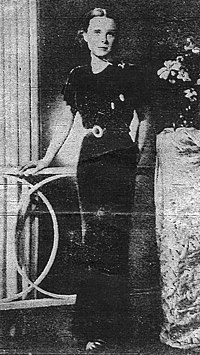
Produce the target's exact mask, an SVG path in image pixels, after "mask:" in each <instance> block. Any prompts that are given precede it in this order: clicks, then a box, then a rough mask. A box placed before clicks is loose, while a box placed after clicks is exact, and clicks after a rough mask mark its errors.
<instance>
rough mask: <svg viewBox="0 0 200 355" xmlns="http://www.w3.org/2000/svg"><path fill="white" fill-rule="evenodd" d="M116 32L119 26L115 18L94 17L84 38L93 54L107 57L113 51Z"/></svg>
mask: <svg viewBox="0 0 200 355" xmlns="http://www.w3.org/2000/svg"><path fill="white" fill-rule="evenodd" d="M116 32H117V28H116V25H115V22H114V20H113V19H111V18H107V17H100V16H99V17H93V18H92V19H91V20H90V23H89V27H88V29H87V32H84V40H85V41H86V42H87V44H88V48H89V50H90V52H91V55H95V56H96V57H99V58H105V57H107V56H108V55H109V54H110V53H111V51H112V47H113V43H114V41H115V38H116Z"/></svg>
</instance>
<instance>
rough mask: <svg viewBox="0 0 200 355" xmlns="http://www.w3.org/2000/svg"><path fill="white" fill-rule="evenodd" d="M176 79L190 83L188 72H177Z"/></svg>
mask: <svg viewBox="0 0 200 355" xmlns="http://www.w3.org/2000/svg"><path fill="white" fill-rule="evenodd" d="M177 79H181V80H183V81H191V79H190V77H189V74H188V72H186V71H185V70H183V69H181V70H179V72H178V75H177Z"/></svg>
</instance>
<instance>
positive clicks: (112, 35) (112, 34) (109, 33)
mask: <svg viewBox="0 0 200 355" xmlns="http://www.w3.org/2000/svg"><path fill="white" fill-rule="evenodd" d="M107 36H110V37H115V32H108V33H107Z"/></svg>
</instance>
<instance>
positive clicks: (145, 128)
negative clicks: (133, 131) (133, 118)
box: [137, 106, 154, 153]
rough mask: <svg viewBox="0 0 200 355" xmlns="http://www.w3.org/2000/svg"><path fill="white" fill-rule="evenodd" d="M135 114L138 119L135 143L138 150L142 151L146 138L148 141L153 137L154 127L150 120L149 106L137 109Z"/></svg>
mask: <svg viewBox="0 0 200 355" xmlns="http://www.w3.org/2000/svg"><path fill="white" fill-rule="evenodd" d="M137 115H138V121H139V126H138V134H137V143H138V148H139V151H140V153H142V151H143V149H144V146H145V143H146V142H147V140H148V141H149V140H151V139H153V136H154V128H153V124H152V120H151V113H150V108H149V107H148V106H145V107H143V108H142V109H138V110H137Z"/></svg>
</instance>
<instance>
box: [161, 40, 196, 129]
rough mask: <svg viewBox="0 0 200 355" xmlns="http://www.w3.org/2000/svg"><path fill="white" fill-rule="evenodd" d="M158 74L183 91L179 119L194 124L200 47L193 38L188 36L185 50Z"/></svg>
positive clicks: (167, 61) (186, 123)
mask: <svg viewBox="0 0 200 355" xmlns="http://www.w3.org/2000/svg"><path fill="white" fill-rule="evenodd" d="M157 74H158V76H159V78H160V79H164V80H166V81H167V82H168V83H169V84H171V85H174V87H175V88H176V91H177V92H178V93H181V100H180V107H179V121H181V122H182V125H183V126H192V125H193V123H194V116H195V112H197V110H198V101H199V89H198V87H199V85H200V48H199V47H197V46H196V45H195V43H194V40H193V38H187V40H186V45H185V46H184V51H182V52H181V53H178V56H177V57H176V58H175V59H174V60H166V61H165V62H164V66H163V67H162V68H160V69H159V70H158V71H157Z"/></svg>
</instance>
